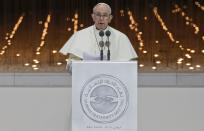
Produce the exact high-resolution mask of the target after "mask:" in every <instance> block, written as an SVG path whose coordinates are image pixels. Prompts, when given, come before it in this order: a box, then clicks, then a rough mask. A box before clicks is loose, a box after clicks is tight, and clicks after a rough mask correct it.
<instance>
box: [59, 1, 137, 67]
mask: <svg viewBox="0 0 204 131" xmlns="http://www.w3.org/2000/svg"><path fill="white" fill-rule="evenodd" d="M91 16H92V19H93V21H94V25H92V26H90V27H87V28H85V29H83V30H80V31H78V32H76V33H74V34H73V35H72V36H71V38H70V39H69V40H68V41H67V42H66V43H65V45H64V46H63V47H62V48H61V49H60V52H61V53H62V54H64V55H67V54H69V60H72V59H75V60H83V59H85V58H84V56H85V54H89V55H91V56H96V57H97V56H98V57H100V50H101V47H100V43H99V42H100V41H101V40H103V41H104V43H105V42H106V41H107V38H108V41H109V42H110V44H109V47H107V46H104V47H103V52H104V53H103V54H104V59H105V58H106V57H107V56H106V54H107V51H108V48H109V50H110V52H111V55H110V58H109V59H110V60H115V61H129V60H133V59H135V58H137V54H136V52H135V50H134V48H133V47H132V45H131V43H130V40H129V39H128V37H127V36H126V35H125V34H123V33H122V32H120V31H118V30H116V29H114V28H112V27H110V26H109V25H108V24H109V23H110V22H111V20H112V18H113V17H112V15H111V8H110V6H109V5H108V4H106V3H98V4H97V5H95V6H94V8H93V13H92V14H91ZM101 30H102V31H104V32H106V31H107V30H109V31H110V33H111V35H110V37H105V36H104V37H101V36H99V32H100V31H101ZM68 65H69V62H68Z"/></svg>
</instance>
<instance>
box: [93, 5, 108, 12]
mask: <svg viewBox="0 0 204 131" xmlns="http://www.w3.org/2000/svg"><path fill="white" fill-rule="evenodd" d="M99 5H102V6H106V7H107V9H108V12H109V13H110V14H111V7H110V6H109V5H108V4H106V3H98V4H96V5H95V6H94V8H93V12H95V10H96V8H97V6H99Z"/></svg>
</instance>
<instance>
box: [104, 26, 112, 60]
mask: <svg viewBox="0 0 204 131" xmlns="http://www.w3.org/2000/svg"><path fill="white" fill-rule="evenodd" d="M105 34H106V36H107V41H106V43H105V45H106V46H107V47H108V52H107V60H108V61H109V60H110V41H109V37H110V35H111V32H110V31H109V30H107V31H106V32H105Z"/></svg>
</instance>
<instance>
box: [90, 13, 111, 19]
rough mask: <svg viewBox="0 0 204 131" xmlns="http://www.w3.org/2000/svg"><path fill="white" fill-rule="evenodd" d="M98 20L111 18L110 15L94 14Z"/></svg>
mask: <svg viewBox="0 0 204 131" xmlns="http://www.w3.org/2000/svg"><path fill="white" fill-rule="evenodd" d="M93 14H94V15H95V16H96V17H97V18H104V19H107V18H109V16H110V14H100V13H93Z"/></svg>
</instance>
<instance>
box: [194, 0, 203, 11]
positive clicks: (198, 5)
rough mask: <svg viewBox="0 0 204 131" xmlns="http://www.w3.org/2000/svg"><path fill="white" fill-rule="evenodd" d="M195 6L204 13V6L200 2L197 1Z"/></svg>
mask: <svg viewBox="0 0 204 131" xmlns="http://www.w3.org/2000/svg"><path fill="white" fill-rule="evenodd" d="M194 4H195V5H196V6H197V7H198V8H200V9H201V10H202V11H204V6H203V5H201V4H200V2H198V1H195V2H194Z"/></svg>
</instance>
